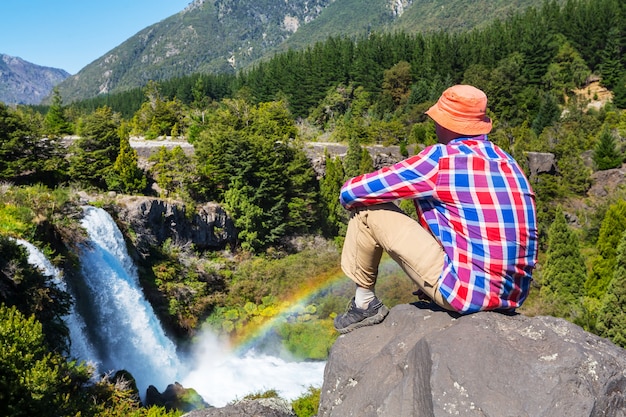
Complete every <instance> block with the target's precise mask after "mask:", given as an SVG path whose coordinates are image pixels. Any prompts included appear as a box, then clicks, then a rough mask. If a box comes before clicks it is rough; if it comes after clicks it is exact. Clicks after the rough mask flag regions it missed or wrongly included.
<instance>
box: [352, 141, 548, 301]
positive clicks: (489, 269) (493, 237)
mask: <svg viewBox="0 0 626 417" xmlns="http://www.w3.org/2000/svg"><path fill="white" fill-rule="evenodd" d="M399 199H413V202H414V203H415V206H416V208H417V212H418V214H419V218H420V223H421V224H422V226H424V227H426V228H427V229H429V230H430V231H431V233H432V234H433V235H434V236H435V237H436V238H437V240H439V242H440V243H441V245H442V247H443V249H444V252H445V260H444V267H443V271H442V273H441V277H440V278H439V279H440V287H439V291H441V293H442V294H443V295H444V297H445V298H446V299H447V300H448V302H449V303H450V305H452V307H453V308H455V309H456V310H457V311H459V312H462V313H473V312H476V311H481V310H495V309H513V308H516V307H519V306H520V305H521V304H522V303H523V302H524V300H525V299H526V296H527V295H528V291H529V287H530V282H531V280H532V271H533V268H534V266H535V264H536V262H537V223H536V222H537V220H536V211H535V196H534V193H533V191H532V189H531V186H530V184H529V182H528V180H527V179H526V176H525V175H524V173H523V171H522V169H521V168H520V167H519V165H518V164H517V162H516V161H515V160H514V159H513V158H512V157H511V156H510V155H509V154H507V153H506V152H504V151H503V150H502V149H500V148H499V147H498V146H496V145H495V144H493V143H491V142H490V141H488V140H487V136H486V135H484V136H479V137H473V138H459V139H455V140H453V141H451V142H450V143H448V144H447V145H443V144H437V145H433V146H429V147H427V148H425V149H424V150H423V151H421V152H420V153H419V154H417V155H415V156H412V157H410V158H408V159H405V160H403V161H401V162H398V163H397V164H395V165H392V166H388V167H385V168H382V169H380V170H378V171H375V172H371V173H368V174H364V175H360V176H358V177H355V178H352V179H351V180H349V181H347V182H346V183H345V184H344V185H343V187H342V189H341V193H340V200H341V204H342V205H343V206H344V207H346V208H348V209H350V208H353V207H359V206H368V205H374V204H379V203H383V202H389V201H394V200H399Z"/></svg>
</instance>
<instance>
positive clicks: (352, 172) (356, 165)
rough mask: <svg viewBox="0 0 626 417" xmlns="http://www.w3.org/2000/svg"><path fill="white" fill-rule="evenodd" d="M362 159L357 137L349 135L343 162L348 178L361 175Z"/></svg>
mask: <svg viewBox="0 0 626 417" xmlns="http://www.w3.org/2000/svg"><path fill="white" fill-rule="evenodd" d="M362 159H363V152H362V148H361V144H360V143H359V137H358V136H357V135H356V134H351V135H350V139H349V140H348V150H347V151H346V158H345V160H344V163H343V164H344V171H345V173H346V176H347V177H348V178H352V177H356V176H357V175H360V174H362V172H361V161H362Z"/></svg>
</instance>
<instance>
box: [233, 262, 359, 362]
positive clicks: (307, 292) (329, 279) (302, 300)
mask: <svg viewBox="0 0 626 417" xmlns="http://www.w3.org/2000/svg"><path fill="white" fill-rule="evenodd" d="M344 280H346V281H349V279H348V278H347V277H346V275H345V274H344V273H343V271H342V270H341V268H339V267H337V268H334V269H332V270H331V271H328V272H326V273H324V274H321V275H318V276H317V277H315V278H314V279H312V280H309V281H308V282H307V285H303V286H302V287H300V288H298V290H297V291H295V292H294V293H292V294H290V295H289V296H288V297H287V298H285V299H284V300H282V301H281V303H280V305H279V306H278V311H277V313H276V314H275V315H273V316H272V317H268V318H267V319H266V320H264V321H262V322H261V323H257V322H253V323H248V324H246V325H245V326H244V328H243V329H242V330H241V331H239V332H237V335H236V336H235V337H233V338H232V339H231V343H232V345H233V347H234V349H233V350H234V351H235V352H240V353H241V352H245V351H247V350H248V349H250V348H251V347H253V346H254V344H255V343H256V341H258V340H260V339H262V338H263V337H264V336H266V335H267V334H268V333H269V331H270V330H271V329H272V328H274V327H275V326H276V325H277V324H278V323H280V322H281V321H283V320H285V318H286V317H287V316H290V315H292V314H294V313H295V312H296V311H297V310H298V309H301V308H302V307H303V306H305V305H307V304H309V302H310V300H312V299H313V298H315V297H316V296H318V295H319V294H320V293H322V292H323V291H326V290H328V289H329V288H331V287H332V286H333V285H335V284H338V283H341V282H343V281H344Z"/></svg>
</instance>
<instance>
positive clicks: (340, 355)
mask: <svg viewBox="0 0 626 417" xmlns="http://www.w3.org/2000/svg"><path fill="white" fill-rule="evenodd" d="M450 415H459V416H470V417H471V416H476V417H478V416H481V417H483V416H529V417H542V416H545V417H548V416H549V417H559V416H563V417H577V416H598V417H599V416H604V417H606V416H613V417H624V416H626V351H625V350H624V349H621V348H619V347H617V346H616V345H614V344H612V343H611V342H610V341H608V340H606V339H602V338H600V337H597V336H595V335H592V334H590V333H588V332H585V331H584V330H583V329H581V328H580V327H578V326H576V325H574V324H571V323H569V322H567V321H565V320H562V319H557V318H553V317H534V318H530V317H526V316H523V315H504V314H499V313H495V312H481V313H477V314H473V315H468V316H455V315H452V314H450V313H448V312H444V311H437V310H433V309H431V308H430V306H429V305H427V304H425V303H416V304H404V305H399V306H396V307H394V308H392V309H391V312H390V313H389V315H388V316H387V318H386V319H385V321H384V322H383V323H381V324H379V325H376V326H371V327H365V328H361V329H357V330H355V331H353V332H351V333H349V334H347V335H343V336H340V337H339V339H338V340H337V342H336V343H335V345H334V346H333V348H332V350H331V353H330V356H329V359H328V363H327V365H326V369H325V373H324V384H323V387H322V391H321V401H320V409H319V413H318V417H350V416H358V417H368V416H379V417H380V416H388V417H405V416H406V417H409V416H411V417H420V416H425V417H426V416H427V417H440V416H441V417H443V416H450Z"/></svg>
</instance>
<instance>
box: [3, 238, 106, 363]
mask: <svg viewBox="0 0 626 417" xmlns="http://www.w3.org/2000/svg"><path fill="white" fill-rule="evenodd" d="M15 242H16V243H18V244H19V245H21V246H24V247H25V248H26V250H27V251H28V263H29V264H31V265H33V266H35V267H37V268H38V269H39V270H40V271H41V273H42V274H43V275H45V276H47V277H50V279H51V280H52V281H53V282H54V283H55V284H56V285H57V286H58V287H59V288H60V289H61V290H63V291H65V292H68V288H67V285H66V282H65V279H64V278H63V273H62V272H61V270H60V269H59V268H57V267H56V266H54V265H52V262H50V261H49V260H48V258H46V255H45V254H44V253H43V252H42V251H41V250H39V248H37V247H36V246H35V245H33V244H31V243H30V242H27V241H25V240H22V239H16V240H15ZM69 295H70V296H71V297H72V298H74V297H73V295H72V294H71V293H69ZM72 301H74V300H72ZM63 321H64V322H65V325H66V326H67V328H68V330H69V332H70V341H71V346H70V355H71V356H72V357H73V358H75V359H79V360H83V361H86V362H90V363H92V364H93V365H94V366H95V367H97V366H98V358H97V355H96V351H95V349H94V347H93V345H92V344H91V342H90V341H89V339H88V338H87V334H86V325H85V321H84V320H83V318H82V317H81V316H80V314H78V312H77V311H76V305H75V303H74V302H72V305H71V307H70V312H69V314H68V315H67V316H65V317H63Z"/></svg>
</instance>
